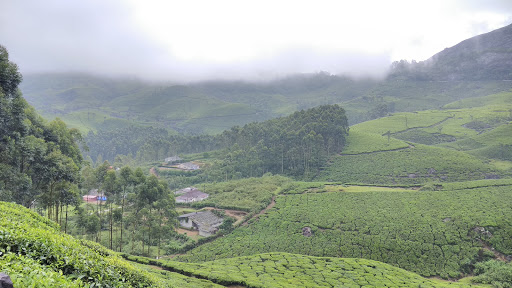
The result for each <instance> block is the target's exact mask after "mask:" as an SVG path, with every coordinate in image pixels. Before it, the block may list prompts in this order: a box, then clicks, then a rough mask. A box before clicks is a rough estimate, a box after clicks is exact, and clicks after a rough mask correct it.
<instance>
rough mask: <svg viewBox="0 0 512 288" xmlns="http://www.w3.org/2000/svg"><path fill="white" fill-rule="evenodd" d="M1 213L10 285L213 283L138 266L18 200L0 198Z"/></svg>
mask: <svg viewBox="0 0 512 288" xmlns="http://www.w3.org/2000/svg"><path fill="white" fill-rule="evenodd" d="M0 212H1V213H0V272H3V273H6V274H8V275H9V276H10V277H11V279H12V280H13V283H14V287H213V286H212V285H213V283H211V282H209V281H205V280H198V279H194V278H188V277H185V276H183V275H179V274H176V275H177V276H175V277H173V274H171V275H167V277H161V276H160V275H158V274H154V273H150V272H146V271H144V270H141V269H138V268H137V267H135V266H133V265H132V264H130V263H129V262H127V261H125V260H123V259H122V258H120V257H118V256H117V255H116V254H115V253H114V252H113V251H110V250H108V249H106V248H104V247H103V246H100V245H98V244H96V243H94V242H89V241H86V240H77V239H75V238H73V237H71V236H69V235H66V234H64V233H62V232H60V229H59V227H58V225H56V224H55V223H54V222H53V221H51V220H48V219H46V218H43V217H41V216H39V215H38V214H36V213H34V212H32V211H30V210H28V209H26V208H23V207H21V206H19V205H16V204H11V203H6V202H0ZM27 271H30V273H28V272H27ZM174 274H175V273H174Z"/></svg>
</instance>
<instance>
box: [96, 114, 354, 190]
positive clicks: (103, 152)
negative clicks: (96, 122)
mask: <svg viewBox="0 0 512 288" xmlns="http://www.w3.org/2000/svg"><path fill="white" fill-rule="evenodd" d="M347 134H348V121H347V117H346V115H345V110H343V108H341V107H340V106H338V105H324V106H319V107H317V108H312V109H309V110H302V111H298V112H295V113H293V114H292V115H290V116H287V117H281V118H277V119H272V120H267V121H264V122H254V123H250V124H247V125H244V126H243V127H240V126H235V127H233V128H231V129H230V130H226V131H224V132H223V133H222V134H218V135H214V136H211V135H201V136H183V135H168V133H167V131H166V130H164V129H156V128H152V127H145V128H142V127H130V128H125V129H118V130H114V131H111V132H108V133H107V132H98V133H97V134H94V133H90V134H89V135H88V136H87V144H88V146H89V147H90V152H89V154H90V156H91V159H92V160H93V161H96V163H98V159H100V160H104V159H106V160H109V161H116V160H120V161H118V162H123V161H121V159H122V158H123V156H121V155H125V156H126V155H129V156H128V157H131V158H132V159H134V160H135V161H139V162H148V161H162V160H163V159H164V158H165V157H169V156H172V155H176V154H179V153H198V152H207V151H212V150H222V152H221V153H220V155H221V157H220V161H219V163H218V164H219V165H217V166H215V169H216V172H218V174H222V175H224V176H223V177H222V178H223V179H225V180H226V179H232V178H240V177H252V176H261V175H263V174H264V173H267V172H271V173H279V174H287V175H294V176H307V175H309V174H315V173H316V172H317V171H318V169H319V168H320V167H322V166H323V165H324V163H325V161H326V159H327V157H329V156H330V155H333V154H335V153H339V152H340V151H341V149H342V148H343V146H344V144H345V137H346V136H347ZM86 153H87V152H86ZM213 173H215V172H213ZM212 177H213V174H212ZM219 180H220V179H219Z"/></svg>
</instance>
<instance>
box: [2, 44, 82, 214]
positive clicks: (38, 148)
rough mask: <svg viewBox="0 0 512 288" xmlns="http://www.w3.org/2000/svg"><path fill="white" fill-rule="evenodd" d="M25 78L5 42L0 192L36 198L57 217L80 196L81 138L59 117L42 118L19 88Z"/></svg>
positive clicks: (20, 199)
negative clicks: (50, 119)
mask: <svg viewBox="0 0 512 288" xmlns="http://www.w3.org/2000/svg"><path fill="white" fill-rule="evenodd" d="M21 80H22V77H21V74H20V73H19V72H18V67H17V66H16V64H14V63H12V62H10V61H9V54H8V52H7V50H6V49H5V48H4V47H3V46H0V137H1V138H0V197H1V198H2V200H4V201H14V202H17V203H20V204H22V205H24V206H26V207H29V206H30V205H32V204H34V201H35V200H36V199H37V201H38V202H40V203H41V205H42V206H44V207H45V208H48V216H49V217H50V216H51V217H55V219H57V218H58V215H59V211H60V209H59V207H60V205H68V204H72V203H74V202H75V200H76V197H78V196H79V195H78V188H77V184H78V182H79V179H80V174H79V172H80V168H81V162H82V154H81V151H80V149H79V143H81V141H82V137H81V134H80V132H78V130H76V129H68V128H67V127H66V124H65V123H64V122H62V121H61V120H59V119H55V120H53V121H52V122H50V123H48V122H46V121H45V120H43V119H42V118H41V117H40V116H39V115H38V114H37V113H36V112H35V111H34V109H33V108H32V107H31V106H29V105H28V104H27V103H26V101H25V100H24V99H23V97H22V95H21V93H20V92H19V90H18V85H19V83H20V82H21Z"/></svg>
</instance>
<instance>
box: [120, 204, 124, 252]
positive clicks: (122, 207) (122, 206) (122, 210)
mask: <svg viewBox="0 0 512 288" xmlns="http://www.w3.org/2000/svg"><path fill="white" fill-rule="evenodd" d="M123 214H124V195H123V204H122V205H121V242H119V243H120V244H119V252H123V217H124V215H123Z"/></svg>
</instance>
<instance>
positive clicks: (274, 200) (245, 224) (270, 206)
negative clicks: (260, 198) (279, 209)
mask: <svg viewBox="0 0 512 288" xmlns="http://www.w3.org/2000/svg"><path fill="white" fill-rule="evenodd" d="M275 205H276V196H272V201H270V204H268V206H267V207H265V209H263V210H261V211H260V212H259V213H258V214H256V215H254V216H252V217H251V218H250V219H248V220H247V221H245V222H244V223H242V225H241V226H247V224H248V223H249V221H250V220H252V219H256V218H258V217H260V215H262V214H264V213H265V212H267V211H268V210H269V209H272V207H274V206H275Z"/></svg>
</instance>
